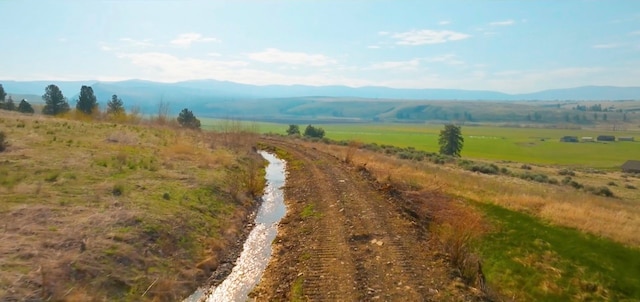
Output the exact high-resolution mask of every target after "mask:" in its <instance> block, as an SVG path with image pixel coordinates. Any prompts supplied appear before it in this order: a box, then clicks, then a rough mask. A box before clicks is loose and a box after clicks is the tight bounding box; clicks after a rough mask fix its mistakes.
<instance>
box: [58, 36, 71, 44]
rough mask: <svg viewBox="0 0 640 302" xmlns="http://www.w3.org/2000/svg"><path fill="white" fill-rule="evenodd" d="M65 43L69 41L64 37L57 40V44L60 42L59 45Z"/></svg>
mask: <svg viewBox="0 0 640 302" xmlns="http://www.w3.org/2000/svg"><path fill="white" fill-rule="evenodd" d="M67 41H69V39H67V38H64V37H62V38H58V42H60V43H65V42H67Z"/></svg>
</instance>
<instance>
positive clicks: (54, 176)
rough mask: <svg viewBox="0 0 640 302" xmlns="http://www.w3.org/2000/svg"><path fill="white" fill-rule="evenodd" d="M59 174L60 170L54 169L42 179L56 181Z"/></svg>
mask: <svg viewBox="0 0 640 302" xmlns="http://www.w3.org/2000/svg"><path fill="white" fill-rule="evenodd" d="M59 176H60V171H54V172H51V173H49V174H48V175H47V176H46V177H45V178H44V180H45V181H46V182H56V181H57V180H58V177H59Z"/></svg>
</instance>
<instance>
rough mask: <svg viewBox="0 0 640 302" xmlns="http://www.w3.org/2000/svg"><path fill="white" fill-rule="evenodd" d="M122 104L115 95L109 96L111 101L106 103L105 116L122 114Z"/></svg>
mask: <svg viewBox="0 0 640 302" xmlns="http://www.w3.org/2000/svg"><path fill="white" fill-rule="evenodd" d="M124 113H125V111H124V103H122V99H120V98H119V97H118V96H117V95H115V94H114V95H113V96H111V100H110V101H109V102H107V114H113V115H118V114H124Z"/></svg>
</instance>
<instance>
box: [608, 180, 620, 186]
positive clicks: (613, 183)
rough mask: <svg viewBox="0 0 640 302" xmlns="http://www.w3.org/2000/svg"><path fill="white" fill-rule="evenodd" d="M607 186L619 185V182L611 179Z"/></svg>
mask: <svg viewBox="0 0 640 302" xmlns="http://www.w3.org/2000/svg"><path fill="white" fill-rule="evenodd" d="M607 186H612V187H617V186H618V184H617V183H615V182H613V181H610V182H608V183H607Z"/></svg>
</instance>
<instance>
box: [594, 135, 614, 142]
mask: <svg viewBox="0 0 640 302" xmlns="http://www.w3.org/2000/svg"><path fill="white" fill-rule="evenodd" d="M598 141H599V142H615V141H616V137H615V136H613V135H598Z"/></svg>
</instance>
